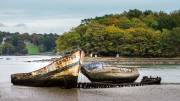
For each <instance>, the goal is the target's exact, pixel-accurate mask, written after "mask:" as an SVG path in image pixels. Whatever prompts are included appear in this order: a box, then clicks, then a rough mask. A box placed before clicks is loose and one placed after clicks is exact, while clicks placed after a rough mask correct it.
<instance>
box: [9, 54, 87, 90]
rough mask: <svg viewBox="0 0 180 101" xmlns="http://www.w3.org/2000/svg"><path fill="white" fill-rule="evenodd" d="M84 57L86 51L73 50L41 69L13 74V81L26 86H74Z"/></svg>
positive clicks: (15, 83)
mask: <svg viewBox="0 0 180 101" xmlns="http://www.w3.org/2000/svg"><path fill="white" fill-rule="evenodd" d="M83 57H84V52H82V51H76V52H73V53H72V54H69V55H65V56H63V57H62V58H60V59H58V60H56V61H54V62H52V63H51V64H49V65H47V66H45V67H43V68H41V69H39V70H36V71H33V72H30V73H18V74H12V75H11V82H12V83H13V84H14V85H25V86H46V87H47V86H59V87H66V88H67V87H68V88H71V87H74V86H76V84H77V78H78V74H79V70H80V67H81V63H82V61H83Z"/></svg>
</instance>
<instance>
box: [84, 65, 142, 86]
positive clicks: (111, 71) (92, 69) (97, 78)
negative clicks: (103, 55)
mask: <svg viewBox="0 0 180 101" xmlns="http://www.w3.org/2000/svg"><path fill="white" fill-rule="evenodd" d="M81 71H82V73H83V74H84V75H85V76H87V78H88V79H89V80H90V81H91V82H108V83H132V82H134V81H135V80H136V79H137V78H138V77H139V72H138V70H137V69H136V68H120V67H115V66H112V65H107V64H104V63H100V62H95V63H90V64H85V65H83V66H82V67H81Z"/></svg>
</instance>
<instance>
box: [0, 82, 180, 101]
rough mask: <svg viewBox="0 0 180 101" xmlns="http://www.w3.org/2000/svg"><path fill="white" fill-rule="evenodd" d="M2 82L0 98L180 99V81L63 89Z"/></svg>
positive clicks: (78, 100)
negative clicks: (171, 83)
mask: <svg viewBox="0 0 180 101" xmlns="http://www.w3.org/2000/svg"><path fill="white" fill-rule="evenodd" d="M0 84H1V85H0V89H1V90H0V101H179V99H180V96H179V94H180V85H151V86H142V87H124V88H106V89H61V88H57V87H50V88H46V87H42V88H39V87H25V86H24V87H23V86H13V85H11V84H10V83H8V84H7V83H0Z"/></svg>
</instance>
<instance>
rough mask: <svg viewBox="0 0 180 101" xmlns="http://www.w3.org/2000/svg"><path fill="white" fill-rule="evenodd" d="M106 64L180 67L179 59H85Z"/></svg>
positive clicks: (44, 60)
mask: <svg viewBox="0 0 180 101" xmlns="http://www.w3.org/2000/svg"><path fill="white" fill-rule="evenodd" d="M56 59H58V58H51V59H42V60H32V61H27V62H48V61H54V60H56ZM90 62H105V63H108V64H113V65H180V57H178V58H122V57H117V58H116V57H85V59H84V63H90Z"/></svg>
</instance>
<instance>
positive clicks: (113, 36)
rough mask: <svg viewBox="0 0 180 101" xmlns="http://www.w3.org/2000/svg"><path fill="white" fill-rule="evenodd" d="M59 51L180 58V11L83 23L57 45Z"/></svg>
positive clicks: (112, 16)
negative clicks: (78, 49)
mask: <svg viewBox="0 0 180 101" xmlns="http://www.w3.org/2000/svg"><path fill="white" fill-rule="evenodd" d="M56 44H57V45H56V48H57V50H58V51H66V50H72V49H76V48H81V49H83V50H84V51H85V52H86V54H90V53H93V54H97V55H99V56H115V55H116V54H119V55H120V56H130V57H131V56H132V57H176V56H180V10H177V11H173V12H171V13H165V12H162V11H160V12H153V11H151V10H147V11H140V10H137V9H134V10H129V11H127V12H126V11H125V12H123V13H121V14H110V15H105V16H102V17H95V18H90V19H84V20H82V22H81V24H80V25H79V26H77V27H75V28H73V29H71V30H70V31H69V32H65V33H64V34H62V35H61V36H60V37H59V38H58V39H57V41H56Z"/></svg>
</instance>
